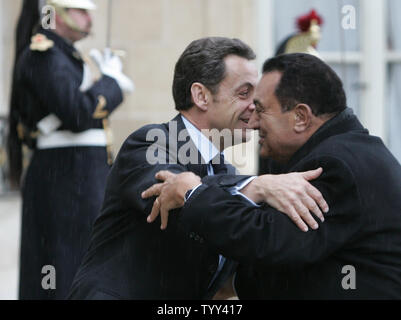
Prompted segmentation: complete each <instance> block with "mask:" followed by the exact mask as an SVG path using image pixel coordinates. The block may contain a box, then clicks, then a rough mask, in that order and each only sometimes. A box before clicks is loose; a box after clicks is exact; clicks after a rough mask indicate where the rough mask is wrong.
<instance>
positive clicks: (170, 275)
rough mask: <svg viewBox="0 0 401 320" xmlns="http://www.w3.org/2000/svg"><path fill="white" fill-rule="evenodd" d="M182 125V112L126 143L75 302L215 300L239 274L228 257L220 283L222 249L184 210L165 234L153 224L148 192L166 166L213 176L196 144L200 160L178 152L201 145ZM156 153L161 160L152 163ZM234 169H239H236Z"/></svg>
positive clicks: (80, 274)
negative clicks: (189, 222) (188, 222)
mask: <svg viewBox="0 0 401 320" xmlns="http://www.w3.org/2000/svg"><path fill="white" fill-rule="evenodd" d="M182 130H185V125H184V123H183V121H182V119H181V116H178V117H176V118H175V119H174V120H173V121H171V122H169V123H165V124H160V125H159V124H158V125H148V126H145V127H143V128H141V129H139V130H138V131H136V132H134V133H133V134H132V135H131V136H130V137H129V138H128V139H127V140H126V141H125V143H124V145H123V146H122V148H121V150H120V152H119V155H118V156H117V159H116V162H115V163H114V165H113V168H112V170H111V172H110V175H109V177H108V181H107V189H106V195H105V201H104V205H103V209H102V213H101V215H100V216H99V218H98V219H97V220H96V222H95V224H94V230H93V234H92V237H91V243H90V248H89V250H88V252H87V254H86V256H85V258H84V260H83V263H82V265H81V267H80V269H79V271H78V273H77V275H76V277H75V279H74V284H73V287H72V290H71V295H70V298H71V299H202V298H210V297H212V296H213V294H214V293H215V292H216V290H217V289H218V288H219V287H220V286H221V285H222V284H223V282H224V280H225V279H226V278H227V276H228V275H230V274H232V270H233V269H232V267H233V264H232V262H228V263H226V264H224V267H223V270H222V272H221V273H220V274H219V276H218V277H217V278H216V281H212V279H213V277H214V275H215V273H216V270H217V267H218V263H219V255H218V252H217V251H215V250H211V249H210V248H208V247H207V246H206V245H205V243H204V241H203V239H201V238H199V237H194V236H193V234H191V233H187V232H184V231H183V230H182V229H181V227H180V225H179V223H177V219H176V218H177V216H176V214H174V213H172V214H171V215H170V217H169V225H168V228H167V230H165V231H161V230H160V219H157V220H156V221H155V222H154V223H152V224H148V223H147V222H146V217H147V216H148V215H149V214H150V212H151V208H152V205H153V202H154V200H155V198H153V199H147V200H143V199H142V198H141V193H142V192H143V191H145V190H146V189H147V188H149V187H150V186H152V185H153V184H154V183H156V182H157V180H156V179H155V174H156V173H157V172H158V171H160V170H170V171H172V172H175V173H180V172H184V171H192V172H194V173H195V174H197V175H199V176H200V177H205V176H206V175H207V165H206V164H201V162H200V161H201V159H200V153H199V151H198V150H197V149H196V148H195V150H196V154H195V156H196V157H195V161H191V162H190V163H186V164H184V162H185V161H184V160H183V159H182V158H179V157H178V156H177V150H178V151H180V150H183V149H182V148H186V146H190V145H192V146H193V147H194V146H195V145H194V144H193V143H192V140H190V137H189V135H187V137H186V140H185V141H182V138H181V139H178V138H177V132H178V135H180V133H181V132H182ZM156 136H158V138H155V137H156ZM179 140H181V141H179ZM155 141H156V142H155ZM164 142H166V143H167V145H164ZM154 146H158V149H157V148H154ZM192 150H194V149H193V148H192ZM153 154H158V157H159V158H158V161H157V163H153V164H152V161H153V160H152V159H151V157H150V155H153ZM178 154H179V152H178ZM163 163H164V164H163ZM228 167H229V168H228V169H229V172H231V173H232V174H233V173H234V172H235V170H234V168H233V167H232V166H230V165H229V166H228Z"/></svg>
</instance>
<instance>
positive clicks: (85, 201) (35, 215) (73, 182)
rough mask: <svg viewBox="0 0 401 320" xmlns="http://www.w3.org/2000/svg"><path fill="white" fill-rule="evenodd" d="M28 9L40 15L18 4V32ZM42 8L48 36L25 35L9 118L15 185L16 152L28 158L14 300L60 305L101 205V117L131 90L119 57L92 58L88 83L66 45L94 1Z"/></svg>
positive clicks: (55, 0)
mask: <svg viewBox="0 0 401 320" xmlns="http://www.w3.org/2000/svg"><path fill="white" fill-rule="evenodd" d="M33 2H36V10H38V8H39V4H38V2H37V1H32V0H25V1H24V8H23V12H22V15H21V18H20V24H19V28H18V32H21V31H22V30H23V27H22V25H21V23H22V24H23V22H24V21H29V19H26V17H24V14H29V12H27V11H29V10H27V8H26V6H30V7H32V3H33ZM47 4H49V5H51V6H52V7H53V8H54V9H55V12H56V15H55V19H56V29H54V30H50V29H44V28H43V26H40V25H39V22H40V21H36V22H35V24H36V27H35V28H34V29H36V30H32V29H31V30H30V31H29V32H28V33H27V32H25V34H29V33H30V35H31V36H32V37H31V39H30V43H26V45H25V46H21V48H23V49H21V50H17V58H16V62H15V68H14V80H13V90H12V103H11V110H10V133H9V143H8V146H9V154H10V161H11V162H12V163H13V168H14V170H13V177H14V180H17V181H18V178H19V177H20V173H21V170H18V169H20V168H21V164H20V163H21V146H22V144H25V145H27V146H29V148H30V149H32V157H31V159H30V162H29V166H28V169H27V171H26V174H25V176H24V179H23V180H22V183H21V185H22V187H21V189H22V197H23V210H22V211H23V213H22V230H21V252H20V283H19V285H20V287H19V289H20V291H19V297H20V299H64V298H65V297H66V295H67V293H68V290H69V289H70V286H71V283H72V280H73V277H74V275H75V272H76V271H77V269H78V266H79V264H80V262H81V259H82V257H83V255H84V253H85V250H86V249H87V245H88V242H89V236H90V232H91V227H92V223H93V221H94V219H95V218H96V216H97V215H98V213H99V211H100V208H101V204H102V201H103V195H104V190H105V184H106V177H107V175H108V172H109V169H110V164H111V160H112V158H111V156H110V152H109V151H110V150H109V147H110V139H109V137H110V136H109V134H108V116H109V115H110V113H111V112H113V110H115V109H116V108H117V107H118V106H119V105H120V104H121V102H122V101H123V93H124V92H130V91H132V90H133V83H132V82H131V80H130V79H129V78H127V77H126V76H125V75H124V74H123V73H122V64H121V61H120V60H119V58H118V57H116V56H113V55H112V54H110V53H109V54H108V55H107V56H102V57H99V56H97V57H96V58H97V60H96V61H97V62H98V64H99V67H100V70H101V72H102V74H101V76H100V77H98V79H94V78H93V77H92V76H91V74H90V69H89V68H88V66H87V65H86V64H85V62H84V60H83V58H82V56H81V54H80V53H79V52H78V51H77V50H76V49H75V47H74V46H73V44H74V42H75V41H78V40H80V39H82V38H84V37H85V36H87V35H88V34H89V32H90V28H91V18H90V15H89V10H93V9H95V4H94V3H93V2H92V0H50V1H47ZM31 14H35V15H36V16H38V14H37V12H31ZM19 40H20V41H17V46H18V45H21V39H19ZM22 42H23V41H22ZM18 155H19V156H18Z"/></svg>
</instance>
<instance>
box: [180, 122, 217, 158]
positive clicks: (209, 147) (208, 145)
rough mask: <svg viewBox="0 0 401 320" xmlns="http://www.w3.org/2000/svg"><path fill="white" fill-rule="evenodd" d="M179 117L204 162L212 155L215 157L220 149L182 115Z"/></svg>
mask: <svg viewBox="0 0 401 320" xmlns="http://www.w3.org/2000/svg"><path fill="white" fill-rule="evenodd" d="M181 118H182V121H183V122H184V125H185V128H186V129H187V130H188V133H189V136H190V137H191V140H192V142H193V143H194V144H195V147H196V148H197V149H198V151H199V153H200V154H201V156H202V158H203V160H204V161H205V163H206V164H208V163H209V162H210V161H211V160H212V159H213V158H214V157H216V156H217V155H218V154H219V153H220V151H219V150H218V149H217V148H216V146H215V145H214V144H213V143H212V142H211V141H210V140H209V139H208V138H206V136H205V135H204V134H203V133H202V132H201V131H200V130H199V129H198V128H196V127H195V126H194V125H193V124H192V123H191V122H190V121H189V120H188V119H186V118H185V117H184V116H183V115H181Z"/></svg>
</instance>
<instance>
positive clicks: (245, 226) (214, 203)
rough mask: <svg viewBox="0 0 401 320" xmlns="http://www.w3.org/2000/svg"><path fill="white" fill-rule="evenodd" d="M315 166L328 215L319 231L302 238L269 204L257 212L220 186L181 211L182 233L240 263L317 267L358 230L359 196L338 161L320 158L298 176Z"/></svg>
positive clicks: (206, 188) (206, 190)
mask: <svg viewBox="0 0 401 320" xmlns="http://www.w3.org/2000/svg"><path fill="white" fill-rule="evenodd" d="M319 166H322V167H323V168H324V172H323V174H322V175H321V176H320V177H319V179H317V180H315V181H314V182H313V185H314V186H315V187H317V188H318V189H319V190H320V191H321V192H322V194H323V196H324V198H325V199H326V201H327V202H328V204H329V206H330V211H329V213H328V214H326V216H325V218H326V220H325V222H324V223H320V226H319V229H318V230H317V231H312V230H311V231H309V232H307V233H304V232H302V231H301V230H299V229H298V227H296V225H295V224H294V223H293V222H292V221H291V220H290V219H289V218H288V217H287V216H286V215H284V214H283V213H281V212H279V211H277V210H275V209H273V208H272V207H269V206H268V205H264V206H262V207H261V208H255V207H254V206H252V205H250V204H249V203H248V202H247V201H245V200H243V199H242V198H241V197H238V196H232V195H230V194H229V193H228V192H227V189H226V188H225V187H223V186H207V185H203V186H202V187H200V188H199V189H197V190H196V192H195V193H194V195H193V196H192V197H191V198H190V199H189V200H188V201H187V203H186V204H185V206H184V208H183V210H182V211H181V213H180V222H181V223H182V225H183V226H184V229H185V230H187V231H190V232H195V233H197V234H198V235H199V236H200V237H202V238H203V239H204V240H205V241H206V243H208V244H209V245H210V246H212V247H214V248H215V249H216V250H218V251H219V252H220V253H221V254H223V255H225V256H227V257H229V258H232V259H234V260H237V261H239V262H240V263H250V264H256V265H263V266H274V267H280V266H290V267H291V266H292V265H294V266H295V265H296V266H297V267H300V266H304V265H308V264H312V263H315V262H317V261H319V260H322V259H324V258H325V257H327V256H328V255H331V254H333V253H334V252H335V251H336V250H338V249H339V248H341V247H342V246H344V245H345V244H346V243H347V242H349V241H350V240H351V239H352V238H353V237H354V236H355V234H356V232H357V231H358V228H359V227H360V225H359V223H358V216H359V211H357V210H355V209H356V208H357V206H358V203H359V196H358V191H357V189H356V186H355V183H354V178H353V175H352V173H351V171H350V170H349V168H348V167H347V166H346V164H344V163H343V162H342V161H341V160H338V159H335V158H332V157H321V158H320V159H319V160H316V159H314V160H313V161H311V162H309V163H305V164H304V165H302V166H300V167H299V168H297V170H296V171H306V170H311V169H315V168H317V167H319Z"/></svg>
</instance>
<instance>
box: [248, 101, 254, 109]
mask: <svg viewBox="0 0 401 320" xmlns="http://www.w3.org/2000/svg"><path fill="white" fill-rule="evenodd" d="M255 108H256V107H255V103H254V102H253V101H252V102H251V104H250V105H249V106H248V109H249V111H250V112H253V111H254V110H255Z"/></svg>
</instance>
